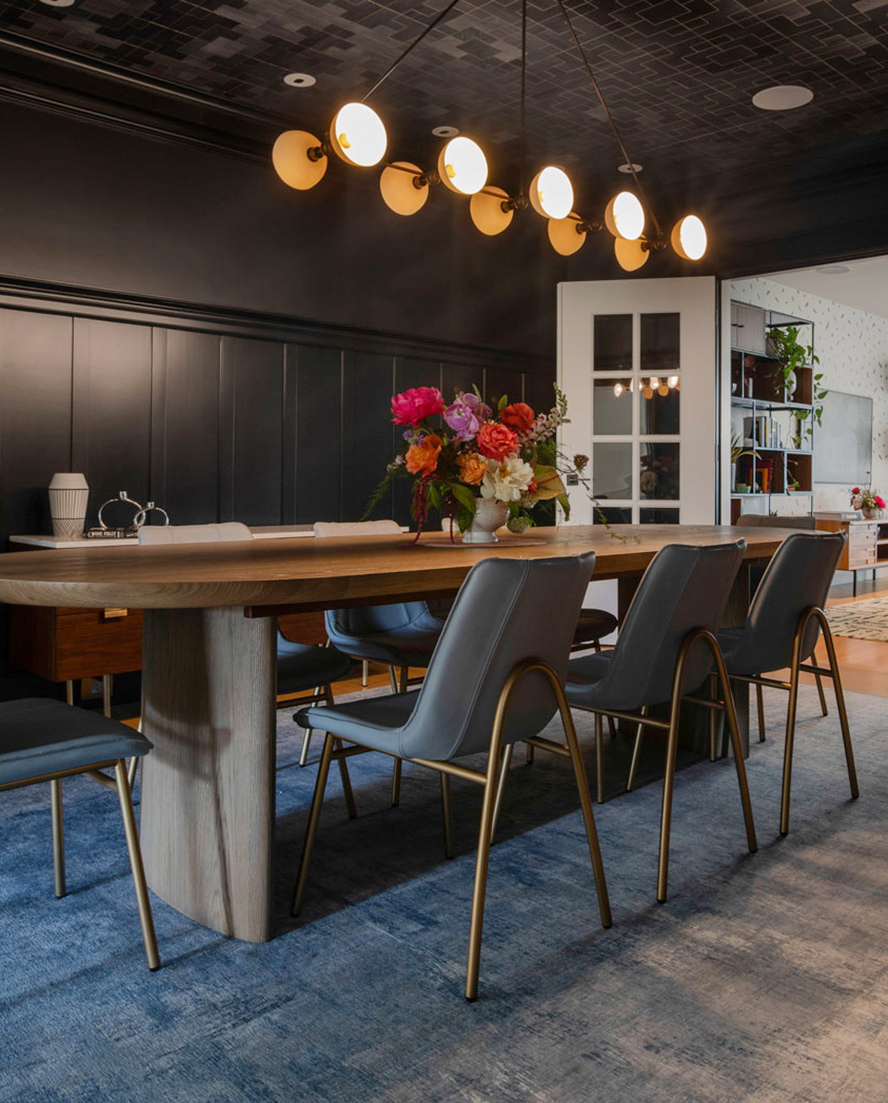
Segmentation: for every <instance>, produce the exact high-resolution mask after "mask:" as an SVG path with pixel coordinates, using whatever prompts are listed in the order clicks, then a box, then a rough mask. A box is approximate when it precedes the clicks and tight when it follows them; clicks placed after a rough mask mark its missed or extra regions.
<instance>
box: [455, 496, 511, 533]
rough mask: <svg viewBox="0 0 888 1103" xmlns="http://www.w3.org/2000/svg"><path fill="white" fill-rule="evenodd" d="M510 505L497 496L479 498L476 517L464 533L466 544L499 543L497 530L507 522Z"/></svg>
mask: <svg viewBox="0 0 888 1103" xmlns="http://www.w3.org/2000/svg"><path fill="white" fill-rule="evenodd" d="M508 516H509V507H508V505H507V504H506V503H505V502H498V501H497V500H496V498H479V499H478V504H477V506H476V507H475V517H474V519H473V520H472V523H471V525H469V527H468V528H467V529H466V531H465V532H464V533H463V543H464V544H498V543H499V540H498V539H497V535H496V530H497V529H498V528H500V526H501V525H504V524H505V523H506V519H507V518H508Z"/></svg>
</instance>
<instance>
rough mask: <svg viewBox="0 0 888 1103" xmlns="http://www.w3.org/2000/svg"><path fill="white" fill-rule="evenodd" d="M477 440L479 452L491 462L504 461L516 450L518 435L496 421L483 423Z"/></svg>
mask: <svg viewBox="0 0 888 1103" xmlns="http://www.w3.org/2000/svg"><path fill="white" fill-rule="evenodd" d="M477 440H478V448H479V449H480V451H481V452H482V453H483V454H484V455H485V456H487V458H488V459H491V460H504V459H505V458H506V456H508V455H509V453H510V452H515V451H516V450H517V448H518V434H517V433H514V432H513V431H512V430H511V429H509V428H508V427H507V426H506V425H500V424H499V422H496V421H485V422H484V424H483V425H482V426H481V428H480V429H479V430H478V437H477Z"/></svg>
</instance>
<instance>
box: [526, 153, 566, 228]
mask: <svg viewBox="0 0 888 1103" xmlns="http://www.w3.org/2000/svg"><path fill="white" fill-rule="evenodd" d="M529 198H530V205H531V206H532V207H533V209H534V210H535V211H536V213H537V214H541V215H543V217H544V218H567V216H568V215H569V214H570V212H571V208H572V207H573V201H574V193H573V184H571V182H570V177H569V176H568V175H567V173H566V172H565V171H564V170H563V169H560V168H556V166H555V165H547V166H546V167H545V168H544V169H540V171H539V172H538V173H537V174H536V176H535V177H534V178H533V180H532V181H531V183H530V192H529Z"/></svg>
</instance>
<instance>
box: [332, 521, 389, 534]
mask: <svg viewBox="0 0 888 1103" xmlns="http://www.w3.org/2000/svg"><path fill="white" fill-rule="evenodd" d="M400 531H401V526H400V525H399V524H398V522H397V521H315V523H314V534H315V536H397V535H398V533H400Z"/></svg>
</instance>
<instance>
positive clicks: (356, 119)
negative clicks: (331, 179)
mask: <svg viewBox="0 0 888 1103" xmlns="http://www.w3.org/2000/svg"><path fill="white" fill-rule="evenodd" d="M330 144H331V145H332V146H333V148H334V150H335V151H336V152H337V153H338V154H339V156H340V157H341V158H342V159H343V161H346V162H347V163H348V164H349V165H359V166H361V167H362V168H369V167H370V166H371V165H378V164H379V162H380V161H381V160H382V159H383V157H384V156H385V147H386V144H387V138H386V133H385V127H384V126H383V124H382V119H380V117H379V116H378V115H377V114H376V112H375V111H374V110H373V108H372V107H368V106H367V105H366V104H365V103H347V104H346V105H345V107H340V109H339V110H338V111H337V112H336V117H335V118H334V119H333V124H332V126H331V127H330Z"/></svg>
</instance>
